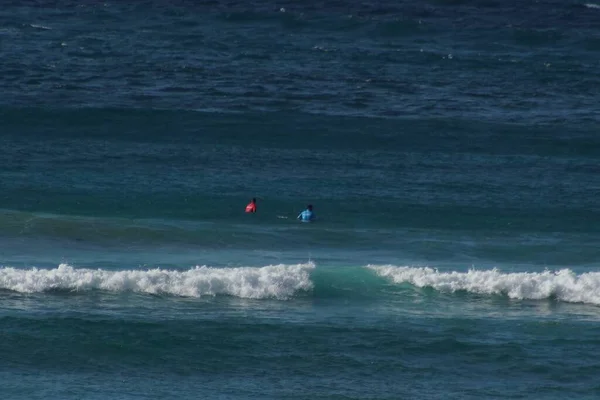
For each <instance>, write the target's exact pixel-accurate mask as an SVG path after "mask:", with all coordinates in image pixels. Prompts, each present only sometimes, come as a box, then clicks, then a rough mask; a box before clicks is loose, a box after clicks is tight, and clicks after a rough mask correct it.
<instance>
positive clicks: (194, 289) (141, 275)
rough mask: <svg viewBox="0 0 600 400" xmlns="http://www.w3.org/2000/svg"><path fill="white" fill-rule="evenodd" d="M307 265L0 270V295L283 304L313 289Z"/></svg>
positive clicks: (64, 266) (63, 266) (67, 266)
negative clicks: (89, 294)
mask: <svg viewBox="0 0 600 400" xmlns="http://www.w3.org/2000/svg"><path fill="white" fill-rule="evenodd" d="M313 268H314V265H313V264H298V265H271V266H266V267H260V268H253V267H240V268H212V267H206V266H203V267H195V268H192V269H190V270H187V271H174V270H165V269H158V268H157V269H151V270H126V271H107V270H102V269H97V270H92V269H79V268H73V267H72V266H70V265H67V264H61V265H59V266H58V268H54V269H38V268H32V269H17V268H0V289H6V290H12V291H15V292H21V293H38V292H47V291H52V290H68V291H87V290H94V289H96V290H106V291H111V292H126V291H130V292H138V293H148V294H169V295H176V296H186V297H201V296H216V295H228V296H235V297H241V298H249V299H264V298H275V299H282V300H283V299H287V298H289V297H291V296H292V295H293V294H294V293H296V292H298V291H308V290H311V289H312V288H313V285H312V282H311V280H310V271H311V270H312V269H313Z"/></svg>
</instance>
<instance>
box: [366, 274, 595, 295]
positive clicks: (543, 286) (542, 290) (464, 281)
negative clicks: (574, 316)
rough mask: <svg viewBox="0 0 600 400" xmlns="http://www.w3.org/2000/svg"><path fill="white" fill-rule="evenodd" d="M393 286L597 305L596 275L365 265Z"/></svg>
mask: <svg viewBox="0 0 600 400" xmlns="http://www.w3.org/2000/svg"><path fill="white" fill-rule="evenodd" d="M368 268H369V269H371V270H373V271H375V273H376V274H377V275H379V276H381V277H384V278H387V279H389V280H391V281H392V282H394V283H410V284H412V285H415V286H417V287H432V288H434V289H436V290H439V291H444V292H456V291H462V290H464V291H467V292H471V293H479V294H503V295H506V296H508V297H510V298H512V299H521V300H522V299H533V300H541V299H549V298H556V299H558V300H562V301H566V302H572V303H588V304H596V305H600V272H587V273H583V274H580V275H578V274H575V273H574V272H573V271H571V270H569V269H562V270H559V271H544V272H518V273H502V272H501V271H499V270H497V269H493V270H470V271H468V272H457V271H452V272H439V271H437V270H435V269H432V268H427V267H423V268H414V267H398V266H391V265H387V266H375V265H369V266H368Z"/></svg>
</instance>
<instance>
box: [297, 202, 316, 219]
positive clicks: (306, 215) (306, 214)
mask: <svg viewBox="0 0 600 400" xmlns="http://www.w3.org/2000/svg"><path fill="white" fill-rule="evenodd" d="M297 219H299V220H300V221H302V222H312V221H314V220H315V214H314V213H313V206H312V205H311V204H309V205H308V206H307V207H306V210H304V211H302V212H301V213H300V214H298V218H297Z"/></svg>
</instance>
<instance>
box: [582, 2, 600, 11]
mask: <svg viewBox="0 0 600 400" xmlns="http://www.w3.org/2000/svg"><path fill="white" fill-rule="evenodd" d="M585 6H586V7H587V8H595V9H597V10H600V4H594V3H586V4H585Z"/></svg>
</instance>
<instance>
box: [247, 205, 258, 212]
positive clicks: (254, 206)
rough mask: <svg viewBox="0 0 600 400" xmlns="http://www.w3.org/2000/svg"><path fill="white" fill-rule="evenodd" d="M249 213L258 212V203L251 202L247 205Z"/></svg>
mask: <svg viewBox="0 0 600 400" xmlns="http://www.w3.org/2000/svg"><path fill="white" fill-rule="evenodd" d="M246 212H247V213H255V212H256V203H250V204H248V205H247V206H246Z"/></svg>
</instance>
